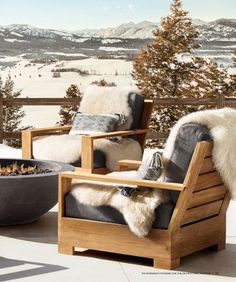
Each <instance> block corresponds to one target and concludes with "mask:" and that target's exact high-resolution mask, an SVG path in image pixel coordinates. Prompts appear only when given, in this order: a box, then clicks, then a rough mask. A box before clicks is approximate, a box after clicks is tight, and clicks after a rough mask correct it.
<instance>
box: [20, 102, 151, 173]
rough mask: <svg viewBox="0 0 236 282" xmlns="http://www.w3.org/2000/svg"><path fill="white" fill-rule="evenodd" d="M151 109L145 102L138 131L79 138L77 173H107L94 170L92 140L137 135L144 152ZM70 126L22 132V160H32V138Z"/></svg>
mask: <svg viewBox="0 0 236 282" xmlns="http://www.w3.org/2000/svg"><path fill="white" fill-rule="evenodd" d="M152 109H153V101H152V100H145V101H144V108H143V113H142V117H141V122H140V129H138V130H127V131H114V132H110V133H104V134H96V135H90V136H82V137H81V168H78V169H77V171H83V172H85V173H99V174H105V173H107V172H108V170H107V169H106V168H98V169H94V159H93V144H94V140H96V139H101V138H107V137H116V136H132V135H137V136H138V137H137V141H138V142H139V143H140V145H141V147H142V150H144V146H145V142H146V138H147V133H148V127H149V122H150V118H151V114H152ZM71 127H72V126H71V125H66V126H59V127H49V128H38V129H27V130H23V131H22V158H23V159H32V158H33V138H34V137H39V136H45V135H58V134H66V133H68V132H69V131H70V129H71Z"/></svg>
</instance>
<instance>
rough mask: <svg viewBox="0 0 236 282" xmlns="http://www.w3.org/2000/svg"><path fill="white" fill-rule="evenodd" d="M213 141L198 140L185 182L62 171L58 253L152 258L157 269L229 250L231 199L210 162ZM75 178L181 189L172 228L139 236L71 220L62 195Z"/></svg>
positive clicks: (131, 163) (113, 227)
mask: <svg viewBox="0 0 236 282" xmlns="http://www.w3.org/2000/svg"><path fill="white" fill-rule="evenodd" d="M212 147H213V144H212V142H208V141H202V142H199V143H198V144H197V146H196V148H195V151H194V154H193V157H192V160H191V163H190V165H189V168H188V171H187V174H186V177H185V180H184V182H183V183H181V184H180V183H168V182H156V181H148V180H139V179H138V180H137V179H124V178H115V177H111V176H103V175H96V174H78V173H75V172H68V173H67V172H65V173H61V174H60V176H59V178H60V179H59V215H58V217H59V226H58V235H59V237H58V250H59V252H60V253H63V254H74V248H75V247H81V248H85V249H94V250H100V251H108V252H114V253H120V254H127V255H134V256H141V257H147V258H153V260H154V267H158V268H166V269H173V268H176V267H178V266H179V265H180V258H181V257H183V256H186V255H188V254H191V253H194V252H196V251H199V250H201V249H204V248H207V247H211V249H214V250H222V249H224V248H225V238H226V235H225V230H226V210H227V207H228V204H229V201H230V197H229V193H228V191H227V190H226V188H225V186H224V184H223V182H222V179H221V177H220V176H219V174H218V172H217V171H216V169H215V167H214V164H213V161H212ZM139 165H140V162H135V161H121V162H120V168H121V169H122V170H124V169H130V168H131V169H136V168H137V167H139ZM72 179H79V180H92V181H102V182H108V183H119V184H130V185H139V186H140V187H142V186H144V187H152V188H158V189H167V190H174V191H179V192H180V195H179V197H178V201H177V204H176V206H175V209H174V211H173V215H172V217H171V220H170V223H169V227H168V229H167V230H164V229H152V230H151V232H150V233H149V235H148V236H147V237H145V238H138V237H137V236H136V235H134V234H133V233H132V232H131V231H130V230H129V228H128V226H127V225H123V224H114V223H107V222H99V221H93V220H86V219H77V218H69V217H65V215H64V197H65V195H66V193H68V192H69V191H70V189H71V181H72Z"/></svg>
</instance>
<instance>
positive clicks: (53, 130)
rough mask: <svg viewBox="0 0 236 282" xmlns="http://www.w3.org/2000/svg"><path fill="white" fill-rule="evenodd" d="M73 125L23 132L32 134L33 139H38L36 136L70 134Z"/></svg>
mask: <svg viewBox="0 0 236 282" xmlns="http://www.w3.org/2000/svg"><path fill="white" fill-rule="evenodd" d="M71 127H72V126H71V125H64V126H54V127H46V128H35V129H27V130H23V131H22V132H24V131H27V132H30V134H31V136H32V137H36V136H43V135H47V134H51V133H52V134H53V133H60V132H62V133H63V132H68V131H70V129H71Z"/></svg>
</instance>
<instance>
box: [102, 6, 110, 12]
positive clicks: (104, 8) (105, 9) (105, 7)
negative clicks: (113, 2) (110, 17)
mask: <svg viewBox="0 0 236 282" xmlns="http://www.w3.org/2000/svg"><path fill="white" fill-rule="evenodd" d="M102 9H103V11H108V10H110V8H109V7H108V6H103V7H102Z"/></svg>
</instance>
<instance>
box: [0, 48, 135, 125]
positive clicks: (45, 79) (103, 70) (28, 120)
mask: <svg viewBox="0 0 236 282" xmlns="http://www.w3.org/2000/svg"><path fill="white" fill-rule="evenodd" d="M75 55H78V54H75ZM1 60H2V61H4V62H6V61H7V60H8V61H11V62H13V61H16V62H17V63H16V65H15V66H13V67H7V68H5V69H4V70H2V71H0V75H1V76H2V77H3V79H4V78H6V77H7V75H10V76H11V77H12V79H13V80H14V82H15V89H16V90H22V97H35V98H36V97H37V98H39V97H40V98H41V97H45V98H50V97H51V98H60V97H63V96H64V95H65V93H66V89H67V88H68V87H69V86H70V85H71V84H78V85H79V87H80V89H81V90H82V91H83V90H84V89H85V88H86V87H87V86H88V85H89V84H90V83H91V82H93V81H95V80H101V79H103V78H104V79H105V80H106V81H108V82H115V83H116V84H117V85H118V86H131V85H134V82H133V81H132V78H131V75H130V73H131V71H132V63H131V62H126V61H124V60H119V59H109V60H108V59H106V60H102V59H95V58H89V59H83V60H73V61H61V62H57V63H53V64H49V65H45V64H32V63H31V64H30V61H29V60H26V59H22V55H21V56H19V57H8V58H0V61H1ZM57 68H78V69H80V70H84V71H87V72H88V73H89V75H86V76H81V75H79V74H78V73H76V72H62V73H61V77H59V78H54V77H53V73H52V70H53V69H57ZM24 110H25V112H26V116H25V118H24V119H23V122H22V125H23V126H27V125H32V126H35V127H45V126H53V125H55V124H56V122H57V121H58V119H59V117H58V111H59V107H57V106H45V107H42V106H36V107H32V106H27V107H24Z"/></svg>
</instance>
